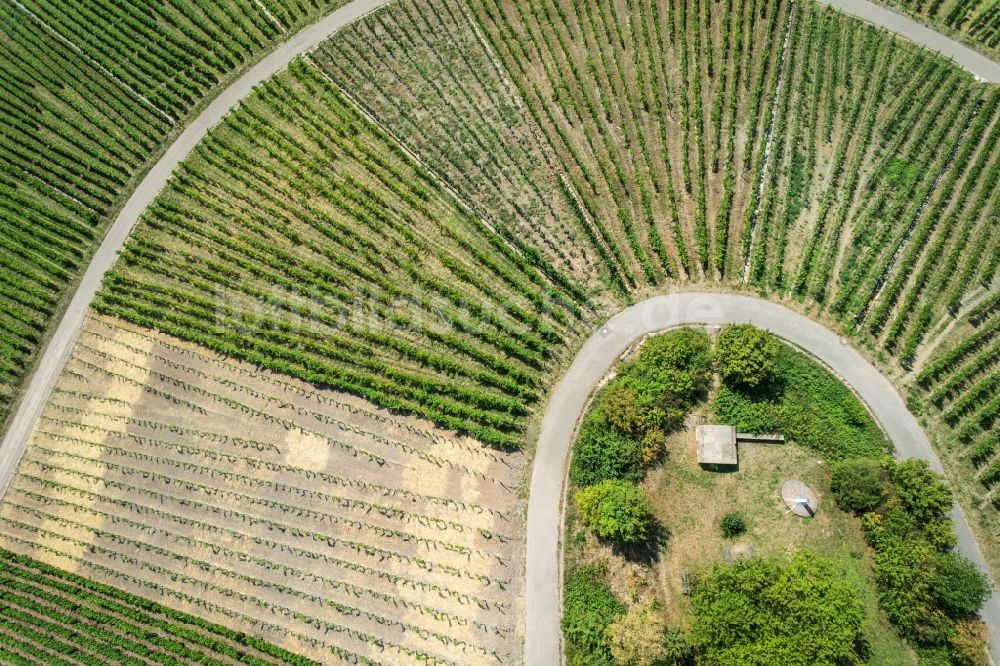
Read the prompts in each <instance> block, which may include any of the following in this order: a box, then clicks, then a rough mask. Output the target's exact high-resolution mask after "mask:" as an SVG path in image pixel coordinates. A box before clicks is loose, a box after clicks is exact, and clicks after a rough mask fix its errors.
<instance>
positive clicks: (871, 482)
mask: <svg viewBox="0 0 1000 666" xmlns="http://www.w3.org/2000/svg"><path fill="white" fill-rule="evenodd" d="M830 489H831V490H832V491H833V495H834V497H835V498H836V500H837V505H838V506H839V507H840V508H842V509H844V510H845V511H853V512H855V513H866V512H868V511H872V510H874V509H875V508H876V507H877V506H878V505H879V504H881V503H882V500H883V498H884V497H885V483H884V482H883V480H882V468H881V466H880V465H879V464H878V463H877V462H876V461H874V460H866V459H863V458H862V459H853V460H844V461H842V462H839V463H836V464H834V465H833V468H832V469H831V471H830Z"/></svg>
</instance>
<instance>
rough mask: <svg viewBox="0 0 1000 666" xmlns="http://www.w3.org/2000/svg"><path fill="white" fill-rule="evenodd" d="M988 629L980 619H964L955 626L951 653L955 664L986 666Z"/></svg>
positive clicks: (987, 660)
mask: <svg viewBox="0 0 1000 666" xmlns="http://www.w3.org/2000/svg"><path fill="white" fill-rule="evenodd" d="M989 647H990V630H989V629H987V628H986V625H985V624H983V622H982V621H981V620H964V621H962V622H959V623H958V624H957V625H956V626H955V635H954V636H952V638H951V655H952V659H953V660H954V663H955V664H956V665H957V666H988V665H989V663H990V658H989V652H988V650H989Z"/></svg>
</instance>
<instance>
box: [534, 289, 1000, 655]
mask: <svg viewBox="0 0 1000 666" xmlns="http://www.w3.org/2000/svg"><path fill="white" fill-rule="evenodd" d="M743 322H749V323H752V324H755V325H757V326H759V327H761V328H766V329H768V330H771V331H773V332H774V333H775V334H777V335H778V336H779V337H781V338H784V339H785V340H788V341H789V342H791V343H793V344H795V345H797V346H799V347H801V348H803V349H805V350H808V351H809V352H810V353H812V354H813V355H814V356H816V357H817V358H819V359H820V360H821V361H822V362H824V363H825V364H826V365H827V366H829V367H830V368H832V369H833V370H834V371H835V372H837V373H838V374H839V375H840V376H841V378H842V379H843V380H844V381H845V382H846V383H847V384H848V385H850V386H851V387H852V388H853V389H854V390H855V391H856V392H857V393H858V394H859V395H860V396H861V398H862V399H863V400H864V401H865V402H866V403H867V404H868V406H869V408H870V409H871V410H872V412H873V413H874V414H875V417H876V419H877V420H878V422H879V423H880V424H881V426H882V427H883V428H884V429H885V432H886V434H887V435H888V436H889V439H890V440H892V442H893V444H894V445H895V447H896V454H897V456H899V457H902V458H910V457H913V458H923V459H925V460H927V461H928V462H929V463H930V465H931V467H932V468H934V469H935V470H938V471H940V470H941V463H940V462H939V461H938V459H937V456H936V455H935V454H934V451H933V450H932V449H931V445H930V442H928V440H927V437H926V436H925V435H924V433H923V431H922V430H921V429H920V426H919V425H918V424H917V422H916V420H915V419H914V418H913V416H911V415H910V412H909V411H908V410H907V409H906V404H905V403H904V402H903V399H902V398H901V397H900V396H899V394H898V393H897V392H896V390H895V388H894V387H893V386H892V384H890V383H889V381H888V380H887V379H886V378H885V377H883V376H882V374H881V373H880V372H879V371H878V370H876V369H875V367H874V366H872V365H871V364H870V363H868V361H866V360H865V359H864V358H863V357H862V356H861V355H860V354H859V353H858V352H856V351H855V350H854V349H853V348H852V347H850V346H849V345H847V344H842V343H841V342H840V338H838V337H837V336H836V335H835V334H834V333H832V332H831V331H829V330H827V329H826V328H824V327H823V326H821V325H820V324H817V323H816V322H814V321H812V320H811V319H808V318H807V317H804V316H802V315H800V314H797V313H795V312H792V311H791V310H789V309H788V308H786V307H784V306H783V305H778V304H777V303H772V302H769V301H765V300H761V299H758V298H751V297H747V296H737V295H734V294H718V293H679V294H672V295H669V296H657V297H654V298H650V299H649V300H646V301H643V302H641V303H638V304H636V305H633V306H632V307H630V308H628V309H626V310H624V311H622V312H620V313H619V314H617V315H615V316H614V317H612V318H611V320H610V321H608V323H607V324H606V326H604V327H602V328H601V329H600V330H598V332H596V333H594V334H593V335H592V336H591V337H590V339H589V340H587V342H586V343H585V344H584V345H583V348H582V349H581V350H580V352H579V353H578V354H577V356H576V359H575V360H574V361H573V364H572V365H571V366H570V368H569V371H568V372H567V373H566V375H565V376H564V377H563V378H562V380H561V381H560V382H559V384H558V385H557V386H556V388H555V390H554V391H553V393H552V397H551V399H550V401H549V404H548V407H547V409H546V412H545V417H544V418H543V420H542V427H541V431H540V434H539V437H538V447H537V452H536V454H535V460H534V467H533V469H532V473H531V490H530V494H529V495H528V527H527V541H528V543H527V558H526V574H525V630H526V633H525V663H526V664H527V666H552V665H553V664H559V663H560V659H561V655H560V653H561V641H562V635H561V633H560V629H559V618H560V616H561V611H562V608H561V594H562V552H561V548H560V533H561V530H562V517H563V498H564V495H565V488H564V485H563V483H564V480H565V470H566V467H567V464H568V462H569V452H570V443H571V441H572V439H573V433H574V430H575V428H576V423H577V421H578V420H579V418H580V416H581V415H582V412H583V410H584V407H585V406H586V404H587V400H588V398H589V397H590V393H591V391H592V390H593V388H594V386H595V385H596V384H597V382H599V381H600V380H601V378H602V377H604V375H605V374H606V373H607V372H608V369H609V368H610V367H611V366H612V365H613V364H614V362H615V361H616V360H617V359H618V358H619V356H621V354H622V353H623V352H624V351H625V350H626V349H627V348H628V347H629V346H630V345H632V343H634V342H635V341H636V340H637V339H639V338H641V337H642V336H644V335H646V334H649V333H653V332H655V331H661V330H663V329H667V328H672V327H675V326H681V325H684V324H708V325H725V324H732V323H743ZM954 519H955V531H956V532H957V533H958V548H959V550H961V552H962V553H964V554H965V555H966V556H967V557H969V558H970V559H971V560H973V561H974V562H976V563H977V564H978V565H979V566H980V567H981V568H982V569H983V570H984V571H987V567H986V562H985V561H984V560H983V556H982V553H981V552H980V550H979V546H978V545H977V544H976V541H975V540H974V539H973V537H972V533H971V532H970V531H969V526H968V524H967V523H966V520H965V516H964V515H963V514H962V512H961V509H959V508H958V507H956V508H955V510H954ZM982 615H983V619H984V620H985V621H986V623H987V624H988V625H989V627H990V629H991V630H992V632H993V635H994V636H997V635H998V628H1000V598H998V594H996V593H995V594H994V595H993V597H992V598H991V599H990V600H989V602H988V603H987V605H986V607H985V608H984V609H983V613H982ZM992 654H993V658H994V660H995V661H998V662H1000V640H994V641H993V645H992Z"/></svg>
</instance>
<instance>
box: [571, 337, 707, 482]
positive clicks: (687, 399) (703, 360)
mask: <svg viewBox="0 0 1000 666" xmlns="http://www.w3.org/2000/svg"><path fill="white" fill-rule="evenodd" d="M711 374H712V349H711V340H710V339H709V337H708V335H707V334H705V332H704V331H697V330H695V329H692V328H682V329H679V330H677V331H672V332H670V333H666V334H663V335H658V336H655V337H652V338H650V339H649V340H647V341H646V342H645V343H644V344H643V345H642V348H641V349H640V350H639V353H638V354H637V356H636V358H635V360H633V361H631V362H629V363H625V364H623V365H622V366H621V368H620V369H619V371H618V374H617V376H616V377H615V378H614V379H612V380H611V382H609V383H608V385H607V386H605V387H604V388H603V389H602V390H601V391H600V393H599V395H598V396H597V399H596V400H595V403H594V406H593V407H592V408H591V409H590V411H589V412H588V414H587V416H586V417H585V419H584V422H583V424H582V425H581V427H580V434H579V437H578V438H577V441H576V444H575V445H574V447H573V460H572V463H571V465H570V479H571V480H572V481H573V483H575V484H577V485H580V486H586V485H591V484H594V483H598V482H600V481H604V480H606V479H625V480H629V481H638V480H640V479H641V478H642V476H643V475H644V473H645V472H644V470H645V468H647V467H649V465H651V464H652V463H653V462H655V461H656V459H657V458H658V457H659V456H660V455H662V453H663V448H664V442H665V438H666V433H667V432H669V431H671V430H675V429H676V428H678V427H679V426H680V425H681V424H682V423H683V421H684V418H685V417H686V416H687V414H688V412H689V411H690V410H691V408H692V407H693V406H694V404H695V403H696V402H698V401H699V400H702V399H704V397H705V395H706V393H707V391H708V386H709V383H710V381H711Z"/></svg>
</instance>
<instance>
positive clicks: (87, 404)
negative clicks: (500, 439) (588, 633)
mask: <svg viewBox="0 0 1000 666" xmlns="http://www.w3.org/2000/svg"><path fill="white" fill-rule="evenodd" d="M522 466H523V457H522V456H521V455H520V454H501V453H497V452H495V451H493V450H490V449H488V448H484V447H483V446H482V445H481V444H480V443H479V442H476V441H474V440H472V439H469V438H466V437H457V436H454V435H451V434H448V433H445V432H443V431H441V430H439V429H437V428H435V427H433V426H432V425H431V424H429V423H427V422H424V421H421V420H419V419H416V418H410V417H403V416H396V415H392V414H389V413H388V412H386V411H384V410H380V409H378V408H377V407H375V406H373V405H371V404H370V403H367V402H365V401H363V400H360V399H358V398H355V397H352V396H348V395H345V394H342V393H337V392H334V391H329V390H319V389H316V388H314V387H313V386H310V385H308V384H306V383H304V382H301V381H297V380H293V379H290V378H288V377H284V376H280V375H276V374H274V373H271V372H268V371H265V370H261V369H259V368H257V367H254V366H252V365H249V364H246V363H239V362H235V361H231V360H224V359H223V358H222V357H220V356H217V355H215V354H212V353H209V352H207V351H205V350H204V349H203V348H200V347H198V346H196V345H193V344H190V343H186V342H181V341H178V340H175V339H173V338H170V337H169V336H166V335H164V334H161V333H156V332H152V331H149V330H146V329H141V328H138V327H135V326H131V325H127V324H124V323H123V322H120V321H118V320H115V319H113V318H109V317H103V316H95V317H92V318H91V319H89V320H88V322H87V325H86V327H85V329H84V331H83V333H82V335H81V338H80V341H79V343H78V345H77V347H76V350H75V352H74V355H73V357H72V359H71V360H70V362H69V364H68V366H67V368H66V372H65V373H64V375H63V377H62V379H61V380H60V382H59V385H58V386H57V388H56V391H55V393H54V394H53V396H52V400H51V401H50V403H49V405H48V406H47V407H46V410H45V413H44V415H43V416H42V419H41V420H40V422H39V423H38V425H37V427H36V429H35V432H34V433H33V435H32V438H31V443H30V445H29V447H28V450H27V452H26V454H25V456H24V458H23V460H22V461H21V464H20V466H19V468H18V473H17V475H16V477H15V479H14V481H13V483H12V484H11V487H10V489H9V490H8V492H7V494H6V496H5V498H4V503H3V506H2V509H0V546H2V547H3V548H7V549H9V550H11V551H15V552H18V553H23V554H25V555H29V556H31V557H34V558H36V559H39V560H41V561H43V562H47V563H50V564H52V565H55V566H58V567H62V568H65V569H67V570H69V571H74V572H77V573H80V574H82V575H84V576H86V577H90V578H94V579H95V580H98V581H103V582H106V583H109V584H111V585H114V586H117V587H120V588H123V589H125V590H127V591H131V592H135V593H138V594H142V595H144V596H148V597H151V598H154V599H157V600H159V601H161V602H162V603H165V604H167V605H169V606H171V607H174V608H177V609H179V610H184V611H187V612H191V613H194V614H197V615H199V616H202V617H205V618H206V619H208V620H211V621H214V622H218V623H221V624H223V625H225V626H228V627H231V628H234V629H239V630H242V631H246V632H250V633H254V634H258V635H261V636H263V637H264V638H266V639H268V640H270V641H272V642H274V643H275V644H277V645H280V646H283V647H285V648H288V649H290V650H292V651H294V652H297V653H301V654H303V655H306V656H309V657H312V658H314V659H317V660H318V661H320V662H321V663H329V662H330V661H331V659H332V658H333V657H339V658H342V659H347V660H351V659H355V658H359V659H363V660H370V661H369V662H367V663H376V664H386V665H388V664H417V663H435V664H495V663H498V662H499V663H509V662H517V661H519V660H520V654H519V641H517V640H514V637H515V636H516V635H517V632H516V626H517V622H518V618H519V617H520V616H521V612H520V607H519V604H520V603H521V602H520V588H521V583H520V577H521V575H522V564H521V561H520V558H521V556H522V552H523V539H522V521H521V518H520V510H519V500H518V497H517V490H518V487H519V484H520V479H521V475H522Z"/></svg>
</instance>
